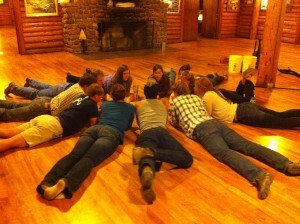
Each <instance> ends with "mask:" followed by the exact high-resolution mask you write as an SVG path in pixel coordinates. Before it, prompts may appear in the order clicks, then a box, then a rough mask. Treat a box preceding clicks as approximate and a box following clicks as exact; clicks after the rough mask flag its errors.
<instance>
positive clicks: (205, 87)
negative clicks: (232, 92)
mask: <svg viewBox="0 0 300 224" xmlns="http://www.w3.org/2000/svg"><path fill="white" fill-rule="evenodd" d="M195 88H197V89H198V90H200V91H201V94H203V95H204V94H205V93H206V92H207V91H214V92H215V93H217V94H218V95H219V96H220V97H221V98H223V99H224V100H226V101H227V102H229V103H231V101H230V100H229V99H227V98H226V97H225V96H224V95H223V94H222V93H221V92H220V91H219V90H218V89H216V88H215V87H214V86H213V84H212V82H211V81H210V80H209V78H207V77H201V78H199V79H196V82H195Z"/></svg>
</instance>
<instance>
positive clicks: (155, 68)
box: [153, 64, 164, 73]
mask: <svg viewBox="0 0 300 224" xmlns="http://www.w3.org/2000/svg"><path fill="white" fill-rule="evenodd" d="M158 69H160V70H161V71H162V72H164V69H163V67H162V66H161V65H159V64H156V65H154V67H153V73H154V72H156V71H157V70H158Z"/></svg>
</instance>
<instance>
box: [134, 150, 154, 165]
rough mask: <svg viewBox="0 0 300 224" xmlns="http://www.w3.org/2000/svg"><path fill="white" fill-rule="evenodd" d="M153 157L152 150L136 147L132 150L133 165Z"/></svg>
mask: <svg viewBox="0 0 300 224" xmlns="http://www.w3.org/2000/svg"><path fill="white" fill-rule="evenodd" d="M146 156H148V157H153V156H154V153H153V151H152V150H151V149H149V148H142V147H134V148H133V149H132V161H133V164H135V165H136V164H138V163H139V162H140V161H141V159H142V158H144V157H146Z"/></svg>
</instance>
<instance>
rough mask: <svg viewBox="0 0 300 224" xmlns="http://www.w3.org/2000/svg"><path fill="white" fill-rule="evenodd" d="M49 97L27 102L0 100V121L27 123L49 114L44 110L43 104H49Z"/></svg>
mask: <svg viewBox="0 0 300 224" xmlns="http://www.w3.org/2000/svg"><path fill="white" fill-rule="evenodd" d="M49 102H50V98H49V97H38V98H36V99H34V100H32V101H27V102H19V103H17V102H13V101H9V100H0V121H29V120H30V119H32V118H35V117H37V116H39V115H42V114H47V113H49V111H48V110H46V109H45V103H49Z"/></svg>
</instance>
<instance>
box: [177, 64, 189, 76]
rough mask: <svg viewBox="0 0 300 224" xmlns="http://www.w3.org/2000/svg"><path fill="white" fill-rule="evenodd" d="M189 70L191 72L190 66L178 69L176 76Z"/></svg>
mask: <svg viewBox="0 0 300 224" xmlns="http://www.w3.org/2000/svg"><path fill="white" fill-rule="evenodd" d="M189 70H191V66H190V64H186V65H183V66H181V67H180V69H179V71H178V74H180V72H182V71H189Z"/></svg>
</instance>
